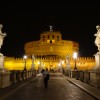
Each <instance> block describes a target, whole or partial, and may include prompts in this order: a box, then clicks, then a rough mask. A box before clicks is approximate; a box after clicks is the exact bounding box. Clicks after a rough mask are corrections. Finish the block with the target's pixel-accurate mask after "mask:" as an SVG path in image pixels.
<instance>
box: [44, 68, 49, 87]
mask: <svg viewBox="0 0 100 100" xmlns="http://www.w3.org/2000/svg"><path fill="white" fill-rule="evenodd" d="M43 77H44V86H45V88H47V87H48V80H49V71H48V68H46V70H45V71H44V72H43Z"/></svg>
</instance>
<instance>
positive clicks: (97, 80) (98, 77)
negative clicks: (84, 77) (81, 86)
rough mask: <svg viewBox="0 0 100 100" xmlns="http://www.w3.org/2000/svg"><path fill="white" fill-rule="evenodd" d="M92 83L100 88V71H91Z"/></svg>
mask: <svg viewBox="0 0 100 100" xmlns="http://www.w3.org/2000/svg"><path fill="white" fill-rule="evenodd" d="M89 84H90V85H92V86H94V87H98V88H100V73H99V72H96V71H91V72H90V82H89Z"/></svg>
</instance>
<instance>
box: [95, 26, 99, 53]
mask: <svg viewBox="0 0 100 100" xmlns="http://www.w3.org/2000/svg"><path fill="white" fill-rule="evenodd" d="M96 29H97V33H95V34H94V36H96V39H95V41H94V43H95V45H96V46H97V47H98V50H99V52H100V26H99V25H97V26H96Z"/></svg>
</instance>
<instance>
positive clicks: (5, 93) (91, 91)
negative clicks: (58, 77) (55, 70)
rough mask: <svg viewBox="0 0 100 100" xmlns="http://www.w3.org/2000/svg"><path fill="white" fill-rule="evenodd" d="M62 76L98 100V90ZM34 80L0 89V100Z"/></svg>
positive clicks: (99, 93)
mask: <svg viewBox="0 0 100 100" xmlns="http://www.w3.org/2000/svg"><path fill="white" fill-rule="evenodd" d="M38 76H39V75H37V77H38ZM62 76H63V77H64V78H65V79H67V80H68V81H70V82H71V83H73V84H75V85H77V86H78V87H80V88H81V89H83V90H84V91H86V92H87V93H89V94H90V95H92V96H94V97H95V98H96V99H97V100H100V89H98V88H95V87H92V86H90V85H89V84H87V83H84V82H81V81H79V80H76V79H75V78H70V77H68V76H64V75H62ZM37 77H35V78H37ZM35 78H31V79H28V80H25V81H24V82H20V83H16V84H14V85H12V86H9V87H7V88H4V89H0V100H3V99H1V98H3V97H6V96H9V95H10V94H11V93H13V92H15V91H17V90H18V89H20V88H21V87H23V86H25V85H27V84H29V82H31V81H32V80H34V79H35ZM9 91H10V92H9Z"/></svg>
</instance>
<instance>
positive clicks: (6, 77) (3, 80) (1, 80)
mask: <svg viewBox="0 0 100 100" xmlns="http://www.w3.org/2000/svg"><path fill="white" fill-rule="evenodd" d="M10 85H11V82H10V72H0V88H5V87H7V86H10Z"/></svg>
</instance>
